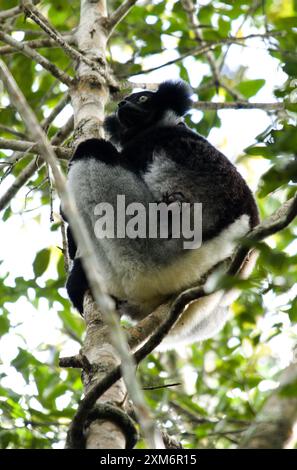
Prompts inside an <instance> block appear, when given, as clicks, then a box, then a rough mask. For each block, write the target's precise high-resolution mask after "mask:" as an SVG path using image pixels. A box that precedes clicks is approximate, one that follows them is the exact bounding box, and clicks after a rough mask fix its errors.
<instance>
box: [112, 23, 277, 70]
mask: <svg viewBox="0 0 297 470" xmlns="http://www.w3.org/2000/svg"><path fill="white" fill-rule="evenodd" d="M281 34H282V33H281V32H280V31H275V32H270V33H264V34H249V35H247V36H244V37H241V38H236V37H229V38H224V39H220V40H218V41H212V42H207V41H204V42H203V44H204V45H203V46H201V45H200V46H198V47H193V48H192V49H189V50H188V51H186V52H184V53H182V54H180V55H179V56H178V57H176V58H175V59H172V60H169V61H168V62H164V63H163V64H160V65H157V66H155V67H151V68H149V69H146V70H141V71H139V72H136V73H133V76H137V75H142V74H144V73H150V72H154V71H155V70H159V69H161V68H163V67H167V66H168V65H172V64H176V63H177V62H180V61H181V60H183V59H186V58H187V57H190V56H193V57H196V56H199V55H201V54H205V53H207V52H209V51H214V49H215V48H217V47H219V46H224V45H226V44H235V45H238V46H242V47H243V46H244V45H245V44H244V41H247V40H248V39H255V38H262V39H265V38H267V37H275V36H278V35H281ZM120 78H129V76H128V75H127V76H126V75H122V76H120ZM214 78H215V77H214Z"/></svg>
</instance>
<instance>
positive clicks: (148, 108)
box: [116, 91, 155, 129]
mask: <svg viewBox="0 0 297 470" xmlns="http://www.w3.org/2000/svg"><path fill="white" fill-rule="evenodd" d="M153 96H154V93H153V92H151V91H142V92H139V93H132V94H131V95H129V96H126V97H125V98H124V99H123V100H122V101H120V103H119V104H118V109H117V112H116V116H117V118H118V120H119V122H120V125H121V126H122V127H123V128H125V129H131V128H138V127H142V126H143V125H149V123H150V122H152V121H153V120H154V118H155V106H154V103H153V101H154V100H153Z"/></svg>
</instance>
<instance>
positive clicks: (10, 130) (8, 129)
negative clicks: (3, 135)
mask: <svg viewBox="0 0 297 470" xmlns="http://www.w3.org/2000/svg"><path fill="white" fill-rule="evenodd" d="M0 131H2V132H7V133H8V134H11V135H15V136H16V137H20V138H21V139H26V136H25V134H24V133H23V132H20V131H16V130H15V129H13V128H12V127H7V126H3V125H2V124H0Z"/></svg>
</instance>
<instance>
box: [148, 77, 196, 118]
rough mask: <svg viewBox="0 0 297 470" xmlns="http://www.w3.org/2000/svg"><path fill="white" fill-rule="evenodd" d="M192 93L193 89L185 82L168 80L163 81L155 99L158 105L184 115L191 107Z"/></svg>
mask: <svg viewBox="0 0 297 470" xmlns="http://www.w3.org/2000/svg"><path fill="white" fill-rule="evenodd" d="M191 95H192V91H191V89H190V87H189V86H188V85H187V84H186V83H185V82H182V81H180V80H179V81H167V82H164V83H161V85H160V86H159V88H158V90H157V91H156V93H154V96H153V100H154V103H155V105H156V106H157V107H159V108H161V109H171V110H172V111H174V112H175V113H176V114H177V115H178V116H184V114H186V112H187V111H189V109H190V108H191V104H192V100H191Z"/></svg>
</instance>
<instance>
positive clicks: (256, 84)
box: [236, 78, 266, 98]
mask: <svg viewBox="0 0 297 470" xmlns="http://www.w3.org/2000/svg"><path fill="white" fill-rule="evenodd" d="M265 83H266V81H265V80H264V79H262V78H261V79H260V78H259V79H257V80H245V81H243V82H241V83H239V85H237V86H236V88H237V90H238V91H239V92H240V93H241V94H242V95H243V96H244V97H245V98H251V97H252V96H255V95H256V94H257V93H258V91H259V90H261V88H262V87H263V86H264V85H265Z"/></svg>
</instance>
